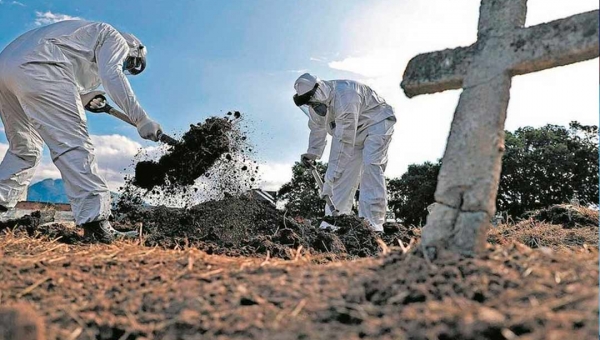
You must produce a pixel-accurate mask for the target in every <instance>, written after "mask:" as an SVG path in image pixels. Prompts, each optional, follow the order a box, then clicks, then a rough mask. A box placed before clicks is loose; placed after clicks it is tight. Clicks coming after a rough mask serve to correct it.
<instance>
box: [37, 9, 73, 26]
mask: <svg viewBox="0 0 600 340" xmlns="http://www.w3.org/2000/svg"><path fill="white" fill-rule="evenodd" d="M64 20H82V18H80V17H74V16H70V15H67V14H61V13H52V12H50V11H46V12H38V11H36V12H35V22H34V23H35V25H36V26H42V25H49V24H53V23H55V22H59V21H64Z"/></svg>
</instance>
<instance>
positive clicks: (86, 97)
mask: <svg viewBox="0 0 600 340" xmlns="http://www.w3.org/2000/svg"><path fill="white" fill-rule="evenodd" d="M105 94H106V93H104V92H103V91H92V92H89V93H85V94H82V95H81V104H83V106H84V107H86V106H87V105H88V104H89V106H90V108H91V109H94V110H97V109H101V108H102V107H103V106H104V105H105V104H106V102H104V101H103V100H102V99H100V98H96V99H93V98H94V97H96V96H97V95H103V96H104V95H105Z"/></svg>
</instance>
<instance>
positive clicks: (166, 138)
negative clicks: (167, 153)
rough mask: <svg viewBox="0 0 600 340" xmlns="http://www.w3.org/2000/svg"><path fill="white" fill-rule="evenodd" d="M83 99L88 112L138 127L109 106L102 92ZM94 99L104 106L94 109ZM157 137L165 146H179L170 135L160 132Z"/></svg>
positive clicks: (124, 115)
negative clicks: (103, 114)
mask: <svg viewBox="0 0 600 340" xmlns="http://www.w3.org/2000/svg"><path fill="white" fill-rule="evenodd" d="M94 94H95V95H94ZM90 95H93V97H91V98H89V97H90ZM82 97H85V95H84V96H82ZM82 99H83V101H84V102H86V104H85V109H86V110H88V111H90V112H94V113H101V112H103V113H108V114H109V115H111V116H114V117H117V118H119V119H120V120H122V121H124V122H125V123H128V124H130V125H131V126H136V125H135V124H134V123H133V122H132V121H131V120H129V117H127V115H126V114H124V113H123V112H121V111H119V110H117V109H115V108H114V107H112V106H110V105H109V104H108V102H107V101H106V97H104V95H102V93H100V92H91V93H90V94H88V95H87V97H86V98H82ZM94 99H100V100H101V101H102V104H101V105H100V106H99V107H95V108H92V107H91V106H90V103H91V101H92V100H94ZM157 135H158V140H159V141H161V142H163V143H165V144H168V145H171V146H175V145H178V144H179V141H178V140H176V139H175V138H173V137H171V136H169V135H166V134H164V133H163V132H162V131H160V130H159V131H158V133H157Z"/></svg>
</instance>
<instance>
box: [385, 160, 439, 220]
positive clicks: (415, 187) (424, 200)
mask: <svg viewBox="0 0 600 340" xmlns="http://www.w3.org/2000/svg"><path fill="white" fill-rule="evenodd" d="M440 166H441V162H440V161H438V162H437V163H431V162H425V163H423V164H411V165H410V166H409V167H408V171H407V172H406V173H404V174H403V175H402V177H400V178H394V179H391V180H389V181H388V198H389V201H388V205H389V207H390V210H392V211H393V212H394V215H395V216H396V218H400V219H402V221H403V223H405V224H408V225H420V224H423V223H425V217H427V206H428V205H430V204H431V203H433V202H434V198H433V195H434V193H435V187H436V184H437V176H438V173H439V172H440Z"/></svg>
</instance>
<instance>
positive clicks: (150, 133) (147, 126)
mask: <svg viewBox="0 0 600 340" xmlns="http://www.w3.org/2000/svg"><path fill="white" fill-rule="evenodd" d="M136 126H137V130H138V133H139V134H140V137H142V138H144V139H149V140H151V141H154V142H158V137H159V134H160V133H159V132H161V133H162V128H161V127H160V125H159V124H158V123H157V122H155V121H153V120H152V119H150V118H148V117H144V119H142V120H141V121H140V122H139V123H137V125H136Z"/></svg>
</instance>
